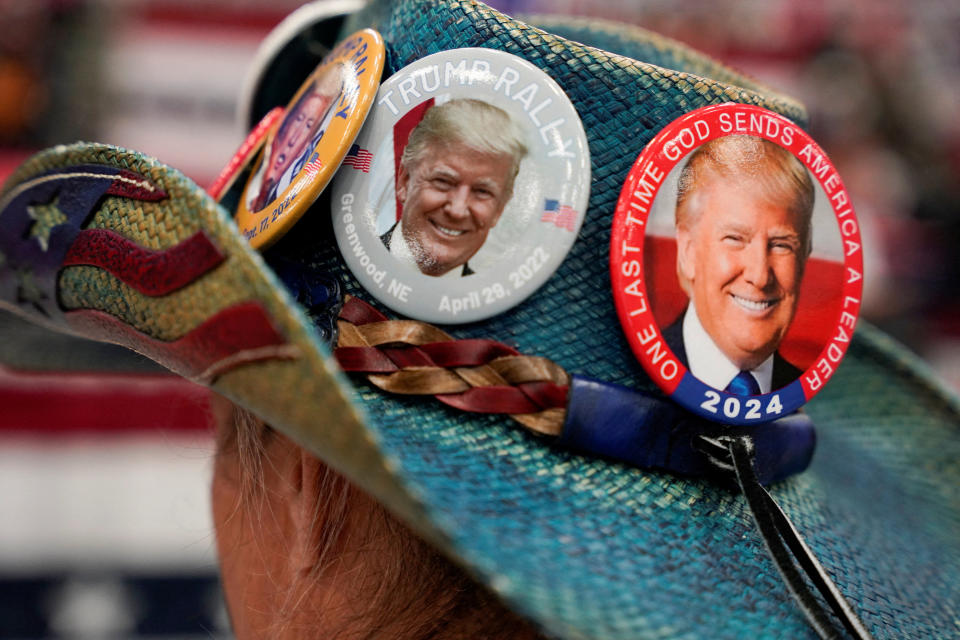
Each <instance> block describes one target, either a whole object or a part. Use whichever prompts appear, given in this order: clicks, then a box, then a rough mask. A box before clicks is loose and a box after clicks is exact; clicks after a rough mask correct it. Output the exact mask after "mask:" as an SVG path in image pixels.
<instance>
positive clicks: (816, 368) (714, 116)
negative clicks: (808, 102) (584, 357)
mask: <svg viewBox="0 0 960 640" xmlns="http://www.w3.org/2000/svg"><path fill="white" fill-rule="evenodd" d="M751 116H752V118H753V119H751ZM767 119H772V120H774V121H775V122H777V123H778V124H779V125H780V127H781V129H780V131H782V128H783V127H789V128H791V130H792V131H791V133H792V141H791V142H790V143H789V145H787V144H785V143H784V141H783V140H782V139H780V137H781V136H780V135H779V133H780V131H778V132H777V133H778V135H767V131H771V130H772V129H773V127H769V128H768V127H766V126H760V127H759V130H757V129H754V128H753V126H752V125H753V123H754V122H763V123H766V122H767ZM737 134H747V135H753V136H756V137H760V138H764V139H766V140H769V141H771V142H773V143H775V144H778V145H780V146H781V147H784V148H785V149H787V150H788V151H790V152H791V153H793V155H794V156H796V157H797V158H798V159H799V160H800V161H801V162H802V163H803V164H804V166H806V167H807V170H808V171H810V175H811V176H812V177H813V178H814V179H815V180H817V181H818V182H819V184H820V186H821V188H822V189H823V191H824V193H825V194H826V195H827V197H828V199H829V200H830V205H831V208H832V209H833V212H834V215H835V216H836V219H837V224H838V226H839V228H840V236H841V242H842V243H843V247H844V260H843V266H844V270H843V273H844V282H843V285H842V290H841V297H842V300H843V303H842V305H841V310H840V314H839V317H838V318H837V324H836V328H835V329H834V330H833V331H832V333H831V336H832V337H831V339H830V340H829V341H828V342H827V344H826V345H825V346H824V348H823V349H822V350H821V352H820V353H819V355H818V356H817V357H816V358H815V359H814V361H813V364H812V365H810V367H809V368H808V369H807V370H806V371H804V372H803V373H802V374H801V376H800V378H799V379H797V380H795V381H794V382H793V383H791V384H790V385H788V386H787V387H784V388H783V389H780V390H772V391H771V392H770V393H767V394H764V395H762V396H756V397H757V398H758V399H759V400H760V402H761V403H762V404H763V405H766V404H767V403H768V402H769V401H771V400H772V399H773V396H775V395H776V396H778V397H777V398H776V401H777V402H778V403H782V412H778V413H776V414H774V415H765V414H764V415H761V416H760V417H759V418H757V417H755V418H750V419H748V418H746V417H744V415H742V412H741V414H740V415H736V416H729V415H724V413H723V412H722V411H721V412H710V411H708V410H706V409H704V408H703V407H702V404H703V393H704V392H705V391H713V392H714V393H716V394H719V397H720V399H721V401H724V400H725V398H727V397H731V394H727V393H724V392H722V391H719V390H715V389H712V387H709V386H707V385H705V384H703V383H702V382H700V381H699V380H697V379H696V378H695V377H694V376H693V374H691V373H690V372H689V370H688V369H687V368H686V367H685V366H684V365H683V364H682V363H681V362H680V361H679V360H678V359H677V357H676V355H675V354H674V353H673V351H672V350H671V349H670V348H669V347H668V346H667V344H666V341H664V339H663V334H662V332H661V330H660V327H659V326H658V325H657V321H656V319H655V318H654V315H653V311H652V309H651V308H650V305H649V304H648V303H647V301H648V300H649V298H648V296H647V289H646V283H645V280H644V273H643V259H644V253H643V251H644V239H645V235H646V222H647V219H648V218H649V215H650V208H651V206H652V205H653V202H654V201H655V199H656V197H657V194H658V192H659V189H660V186H661V185H662V181H663V179H664V178H665V177H666V176H667V175H668V174H669V173H670V171H671V170H672V169H673V168H674V167H675V166H676V165H677V164H678V163H679V162H680V161H681V160H682V159H683V158H684V157H686V156H687V155H688V154H689V153H690V152H691V151H693V149H695V148H696V147H697V146H699V145H701V144H703V143H705V142H708V141H709V140H713V139H716V138H720V137H723V136H727V135H737ZM651 183H653V184H651ZM638 265H639V271H638ZM610 280H611V285H612V288H613V299H614V303H615V305H616V309H617V315H618V316H619V318H620V324H621V326H622V327H623V330H624V333H625V334H626V338H627V342H628V343H629V344H630V348H631V350H632V351H633V353H634V355H635V356H636V358H637V359H638V360H639V361H640V363H641V364H642V365H643V367H644V369H645V370H646V371H647V373H648V374H649V375H650V377H651V378H652V379H653V381H654V382H655V383H656V384H657V385H658V386H659V387H660V388H661V389H662V390H663V391H664V392H665V393H667V394H668V395H670V396H671V397H672V398H673V399H674V400H676V401H677V402H679V403H680V404H681V405H683V406H684V407H686V408H687V409H689V410H691V411H693V412H694V413H696V414H699V415H701V416H703V417H705V418H708V419H710V420H714V421H719V422H726V423H730V424H740V425H748V424H758V423H762V422H766V421H769V420H773V419H776V418H779V417H782V416H783V415H787V414H788V413H791V412H792V411H794V410H795V409H797V408H799V406H801V405H802V404H804V403H805V402H806V401H808V400H810V399H811V398H812V397H813V396H814V395H815V394H816V393H818V392H819V391H820V390H821V389H822V388H823V386H824V385H825V383H826V382H827V381H829V379H830V378H831V377H832V376H833V373H834V372H835V371H836V367H837V365H838V364H839V363H840V360H841V359H842V358H843V356H844V355H845V354H846V351H847V347H848V345H849V341H850V337H851V336H852V334H853V329H854V327H855V325H856V321H857V317H858V316H859V312H860V306H861V301H862V299H863V243H862V241H861V238H860V226H859V223H858V222H857V218H856V213H855V212H854V209H853V205H852V203H851V202H850V197H849V193H848V192H847V190H846V187H845V186H844V184H843V181H842V180H841V179H840V176H839V174H838V173H837V171H836V169H835V168H834V166H833V164H832V163H831V162H830V160H829V158H828V157H827V154H826V153H825V152H824V151H823V149H821V148H820V146H819V145H818V144H817V143H816V142H814V140H813V139H812V138H811V137H810V136H809V135H808V134H807V133H806V132H805V131H803V130H802V129H801V128H800V127H799V126H798V125H797V124H796V123H794V122H793V121H791V120H789V119H787V118H785V117H783V116H781V115H780V114H777V113H775V112H773V111H770V110H768V109H764V108H761V107H756V106H753V105H743V104H736V103H725V104H721V105H713V106H709V107H702V108H700V109H697V110H695V111H691V112H690V113H688V114H686V115H684V116H682V117H680V118H678V119H676V120H674V121H673V122H672V123H670V124H669V125H667V126H666V127H664V128H663V129H662V130H661V131H660V133H658V134H657V135H656V136H655V137H654V138H653V140H651V141H650V143H649V144H648V145H647V146H646V147H645V148H644V149H643V151H642V152H641V153H640V155H639V156H637V160H636V162H634V164H633V167H632V168H631V169H630V173H629V174H628V175H627V178H626V180H625V181H624V184H623V188H622V189H621V191H620V198H619V200H618V201H617V208H616V211H615V213H614V217H613V229H612V233H611V237H610ZM658 341H659V343H660V345H661V347H662V348H656V349H653V348H651V347H652V345H655V344H656V342H658ZM666 363H671V364H669V365H668V364H666ZM681 383H683V384H681ZM783 397H786V398H788V399H789V401H787V402H784V401H783V399H782V398H783ZM761 413H762V412H761Z"/></svg>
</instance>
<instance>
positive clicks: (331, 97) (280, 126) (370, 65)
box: [236, 29, 384, 249]
mask: <svg viewBox="0 0 960 640" xmlns="http://www.w3.org/2000/svg"><path fill="white" fill-rule="evenodd" d="M383 62H384V48H383V39H382V38H381V37H380V34H379V33H377V32H376V31H374V30H372V29H363V30H362V31H358V32H356V33H354V34H353V35H351V36H349V37H348V38H347V39H346V40H344V41H343V42H341V43H340V44H339V45H337V47H336V48H335V49H334V50H333V51H331V52H330V54H329V55H328V56H326V57H325V58H324V59H323V62H321V63H320V65H319V66H318V67H317V68H316V70H315V71H314V72H313V73H312V74H310V77H309V78H307V80H306V81H305V82H304V83H303V86H302V87H301V88H300V90H299V91H298V92H297V93H296V94H295V95H294V97H293V98H292V99H291V101H290V103H289V104H288V105H287V107H286V111H285V114H284V116H283V118H281V119H279V121H278V122H277V123H276V124H275V125H274V126H273V128H272V129H271V130H270V133H269V134H268V136H267V140H266V142H265V144H264V145H263V149H262V151H261V152H260V155H259V156H258V157H257V159H256V160H255V161H254V165H253V169H252V171H251V175H250V178H249V179H248V181H247V184H246V186H245V187H244V191H243V195H242V196H241V198H240V203H239V204H238V206H237V213H236V222H237V227H239V229H240V231H241V232H242V233H243V234H244V236H245V237H246V238H247V239H248V240H249V241H250V244H251V246H253V247H254V248H256V249H265V248H267V247H269V246H270V245H271V244H273V243H274V242H276V241H277V240H278V239H280V238H281V237H283V235H284V234H285V233H287V231H289V230H290V228H291V227H292V226H293V225H294V224H296V222H297V221H298V220H299V219H300V218H301V217H302V216H303V214H304V213H306V211H307V210H308V209H309V208H310V206H311V205H312V204H313V203H314V202H315V201H316V199H317V197H318V196H319V195H320V193H321V192H322V191H323V189H324V188H325V187H326V186H327V184H328V183H329V182H330V179H331V178H332V177H333V174H334V173H335V172H336V170H337V168H338V167H339V166H340V163H341V162H342V161H343V159H344V156H345V155H346V154H347V152H348V151H349V150H350V147H351V145H352V144H353V141H354V139H355V138H356V136H357V133H358V132H359V131H360V127H361V126H362V125H363V122H364V120H365V119H366V117H367V114H368V113H369V111H370V107H371V105H372V104H373V98H374V96H375V95H376V92H377V87H378V85H379V82H380V75H381V73H382V71H383Z"/></svg>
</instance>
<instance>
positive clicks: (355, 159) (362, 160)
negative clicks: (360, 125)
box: [343, 144, 373, 173]
mask: <svg viewBox="0 0 960 640" xmlns="http://www.w3.org/2000/svg"><path fill="white" fill-rule="evenodd" d="M371 160H373V154H372V153H370V152H369V151H367V150H366V149H364V148H362V147H361V146H360V145H358V144H355V145H353V146H352V147H350V151H348V152H347V155H346V157H344V159H343V164H345V165H347V166H348V167H353V168H354V169H357V170H359V171H363V172H364V173H370V161H371Z"/></svg>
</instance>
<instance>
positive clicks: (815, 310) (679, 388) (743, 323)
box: [610, 104, 863, 425]
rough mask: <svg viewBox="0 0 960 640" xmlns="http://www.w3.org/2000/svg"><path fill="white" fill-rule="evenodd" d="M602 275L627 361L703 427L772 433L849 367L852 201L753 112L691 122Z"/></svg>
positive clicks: (797, 145)
mask: <svg viewBox="0 0 960 640" xmlns="http://www.w3.org/2000/svg"><path fill="white" fill-rule="evenodd" d="M610 275H611V284H612V286H613V291H614V300H615V303H616V308H617V313H618V315H619V318H620V322H621V325H622V326H623V329H624V332H625V334H626V337H627V341H628V342H629V344H630V347H631V349H632V350H633V353H634V355H635V356H636V357H637V359H639V361H640V362H641V364H642V365H643V367H644V368H645V369H646V371H647V373H648V374H649V375H650V377H651V378H652V379H653V380H654V382H656V383H657V384H658V385H659V386H660V388H661V389H663V391H664V392H666V393H667V394H669V395H670V396H671V397H672V398H673V399H674V400H676V401H677V402H678V403H679V404H681V405H682V406H684V407H685V408H686V409H688V410H690V411H692V412H694V413H696V414H699V415H700V416H703V417H705V418H708V419H711V420H714V421H718V422H723V423H729V424H737V425H748V424H756V423H761V422H766V421H770V420H775V419H777V418H780V417H783V416H785V415H787V414H789V413H791V412H793V411H795V410H796V409H797V408H799V407H800V406H801V405H803V404H804V403H805V402H807V401H808V400H809V399H810V398H811V397H813V395H814V394H816V393H817V392H818V391H819V390H820V389H822V388H823V385H824V384H826V383H827V382H828V381H829V380H830V378H831V377H832V375H833V373H834V372H835V371H836V368H837V365H838V364H839V363H840V360H841V358H842V357H843V355H844V354H845V353H846V350H847V347H848V345H849V344H850V339H851V336H852V334H853V330H854V326H855V325H856V320H857V316H858V314H859V310H860V304H861V298H862V292H863V250H862V245H861V239H860V230H859V226H858V224H857V218H856V214H855V213H854V210H853V205H852V204H851V202H850V196H849V194H848V192H847V190H846V188H845V187H844V185H843V181H842V180H841V179H840V176H839V175H838V173H837V171H836V169H835V168H834V166H833V164H831V162H830V160H829V158H828V157H827V155H826V154H825V153H824V151H823V150H822V149H821V148H820V147H819V146H818V145H817V143H816V142H814V141H813V140H812V139H811V138H810V136H809V135H807V134H806V133H805V132H804V131H803V130H802V129H800V127H798V126H797V125H796V124H795V123H793V122H792V121H790V120H788V119H786V118H784V117H783V116H781V115H779V114H776V113H774V112H772V111H768V110H766V109H762V108H760V107H755V106H749V105H741V104H723V105H717V106H711V107H704V108H701V109H697V110H696V111H692V112H690V113H688V114H686V115H685V116H683V117H681V118H679V119H677V120H675V121H674V122H672V123H671V124H670V125H668V126H667V127H665V128H664V129H663V130H662V131H661V132H660V133H659V134H658V135H657V136H656V137H655V138H654V139H653V140H652V141H651V142H650V144H649V145H648V146H647V147H646V148H645V149H644V150H643V151H642V152H641V153H640V155H639V157H638V158H637V160H636V162H635V163H634V165H633V168H632V169H631V171H630V173H629V175H628V177H627V180H626V181H625V183H624V185H623V189H622V191H621V193H620V199H619V201H618V203H617V208H616V212H615V214H614V221H613V232H612V235H611V240H610Z"/></svg>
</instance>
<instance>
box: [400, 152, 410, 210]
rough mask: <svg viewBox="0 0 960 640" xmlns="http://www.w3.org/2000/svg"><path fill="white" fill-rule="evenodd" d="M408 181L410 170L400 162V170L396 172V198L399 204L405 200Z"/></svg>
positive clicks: (404, 202)
mask: <svg viewBox="0 0 960 640" xmlns="http://www.w3.org/2000/svg"><path fill="white" fill-rule="evenodd" d="M409 182H410V172H409V171H407V168H406V167H405V166H404V165H403V163H402V162H401V163H400V170H399V171H398V172H397V200H399V201H400V204H401V205H402V204H406V202H407V185H408V184H409Z"/></svg>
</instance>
